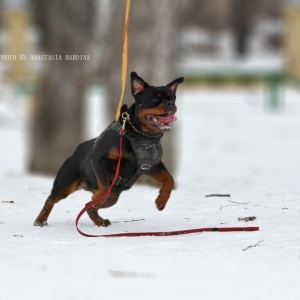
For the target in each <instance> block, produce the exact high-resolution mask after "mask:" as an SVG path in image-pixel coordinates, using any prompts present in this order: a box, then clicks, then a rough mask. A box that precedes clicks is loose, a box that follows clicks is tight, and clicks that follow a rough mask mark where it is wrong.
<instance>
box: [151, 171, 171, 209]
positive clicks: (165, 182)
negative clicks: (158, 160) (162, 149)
mask: <svg viewBox="0 0 300 300" xmlns="http://www.w3.org/2000/svg"><path fill="white" fill-rule="evenodd" d="M150 176H151V177H152V178H153V179H155V180H156V181H158V182H159V183H161V184H162V187H161V189H160V191H159V195H158V197H157V198H156V200H155V203H156V207H157V209H158V210H163V209H164V208H165V206H166V204H167V202H168V200H169V198H170V194H171V192H172V190H173V188H174V179H173V177H172V176H171V175H170V174H169V173H168V172H167V171H165V170H162V171H160V172H159V173H158V174H155V175H150Z"/></svg>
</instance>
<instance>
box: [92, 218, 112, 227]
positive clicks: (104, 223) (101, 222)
mask: <svg viewBox="0 0 300 300" xmlns="http://www.w3.org/2000/svg"><path fill="white" fill-rule="evenodd" d="M94 223H95V225H97V226H99V227H100V226H103V227H107V226H109V225H110V221H109V220H108V219H102V218H101V220H100V219H99V220H97V221H96V222H94Z"/></svg>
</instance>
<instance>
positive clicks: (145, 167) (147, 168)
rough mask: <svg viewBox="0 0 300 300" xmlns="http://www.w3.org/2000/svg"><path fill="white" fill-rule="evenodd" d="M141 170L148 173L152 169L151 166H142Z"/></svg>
mask: <svg viewBox="0 0 300 300" xmlns="http://www.w3.org/2000/svg"><path fill="white" fill-rule="evenodd" d="M140 169H142V170H146V171H148V170H150V169H151V165H147V164H142V165H141V166H140Z"/></svg>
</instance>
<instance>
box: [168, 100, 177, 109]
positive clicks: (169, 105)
mask: <svg viewBox="0 0 300 300" xmlns="http://www.w3.org/2000/svg"><path fill="white" fill-rule="evenodd" d="M166 104H167V107H168V108H174V107H175V103H174V101H167V102H166Z"/></svg>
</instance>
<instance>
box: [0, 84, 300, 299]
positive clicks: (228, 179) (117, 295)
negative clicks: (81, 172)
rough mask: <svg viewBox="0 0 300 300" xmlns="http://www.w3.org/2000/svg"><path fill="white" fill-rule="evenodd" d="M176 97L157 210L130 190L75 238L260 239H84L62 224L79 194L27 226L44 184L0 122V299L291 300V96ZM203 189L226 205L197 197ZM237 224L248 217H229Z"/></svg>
mask: <svg viewBox="0 0 300 300" xmlns="http://www.w3.org/2000/svg"><path fill="white" fill-rule="evenodd" d="M177 98H178V115H177V117H178V121H177V122H176V123H177V124H175V125H174V126H175V127H176V129H177V132H178V135H179V136H180V138H181V140H180V143H178V147H179V148H180V149H179V150H178V152H180V153H181V154H182V155H181V156H180V157H178V161H179V172H178V174H177V175H176V182H177V186H176V190H175V191H174V192H173V194H172V197H171V199H170V201H169V203H168V204H167V207H166V208H165V210H164V211H162V212H158V211H157V210H156V207H155V205H154V199H155V198H156V195H157V193H158V189H156V188H152V187H146V186H134V187H133V188H132V189H131V190H130V191H127V192H125V193H123V194H122V196H121V197H120V200H119V202H118V204H117V205H115V206H114V207H112V208H109V209H106V210H103V211H101V213H102V216H103V217H106V218H109V219H110V220H111V222H112V225H111V226H110V227H108V228H96V227H95V226H94V225H93V224H92V223H91V221H90V220H89V218H88V217H87V216H86V215H84V216H83V217H82V219H81V221H80V228H81V230H83V231H85V232H88V233H94V234H102V233H118V232H132V231H164V230H180V229H191V228H197V227H221V226H226V227H227V226H259V227H260V231H257V232H230V233H218V232H210V233H199V234H191V235H184V236H173V237H139V238H106V239H105V238H85V237H82V236H81V235H79V234H78V233H77V231H76V228H75V225H74V222H75V219H76V216H77V214H78V212H79V211H80V210H81V208H82V207H83V206H84V204H85V203H86V202H88V201H89V200H90V194H89V193H87V192H84V191H79V192H77V193H74V194H72V195H71V196H70V197H69V198H68V199H66V200H64V201H61V202H60V203H59V204H57V206H56V207H55V208H54V210H53V212H52V214H51V215H50V218H49V226H48V227H46V228H39V227H34V226H33V225H32V223H33V221H34V219H35V217H36V216H37V214H38V213H39V211H40V209H41V208H42V205H43V202H44V201H45V199H46V197H47V195H48V193H49V191H50V189H51V186H52V181H53V178H48V177H42V176H37V175H30V174H27V173H26V172H25V163H24V157H25V156H26V146H25V145H26V138H25V137H26V130H25V129H26V126H24V124H22V122H20V123H17V125H15V126H10V124H11V123H10V122H7V123H0V139H1V141H2V142H1V150H0V151H1V152H0V153H1V156H0V163H1V172H0V180H1V185H0V245H1V247H0V266H1V267H0V296H1V299H3V300H6V299H7V300H8V299H9V300H14V299H17V300H20V299H22V300H23V299H26V300H27V299H30V300H35V299H43V300H48V299H49V300H50V299H51V300H53V299H56V300H60V299H72V300H77V299H90V300H93V299H101V298H107V299H165V298H166V297H167V298H168V299H201V298H202V299H208V300H209V299H230V300H232V299H251V300H253V299H273V300H277V299H278V300H279V299H280V300H281V299H287V300H299V299H300V284H299V278H300V234H299V228H300V218H299V217H300V202H299V197H300V184H299V181H300V175H299V167H300V159H299V153H300V139H299V138H298V135H299V130H300V118H299V113H300V101H299V99H300V98H299V92H297V91H296V90H293V89H291V88H289V89H286V90H285V103H284V106H283V108H282V109H281V110H280V111H278V112H271V111H269V110H268V109H266V107H265V105H264V99H265V96H264V93H263V92H261V91H260V90H257V89H253V88H252V89H245V90H240V91H236V90H233V91H232V90H220V91H218V90H214V91H205V90H196V89H195V90H192V89H188V90H186V91H185V93H182V94H181V95H179V96H178V97H177ZM1 107H2V106H0V116H1V111H5V116H6V117H7V118H9V117H11V115H10V112H8V111H7V108H3V107H2V108H3V110H1ZM175 132H176V131H174V132H173V134H175ZM170 134H172V133H170ZM176 134H177V133H176ZM165 155H166V154H165ZM215 193H226V194H227V193H228V194H230V195H231V197H230V198H223V197H222V198H220V197H205V195H207V194H215ZM3 201H14V203H7V202H3ZM249 216H255V217H256V220H255V221H252V222H247V223H245V222H240V221H238V218H240V217H249ZM133 220H136V221H133ZM249 246H253V247H249Z"/></svg>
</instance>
